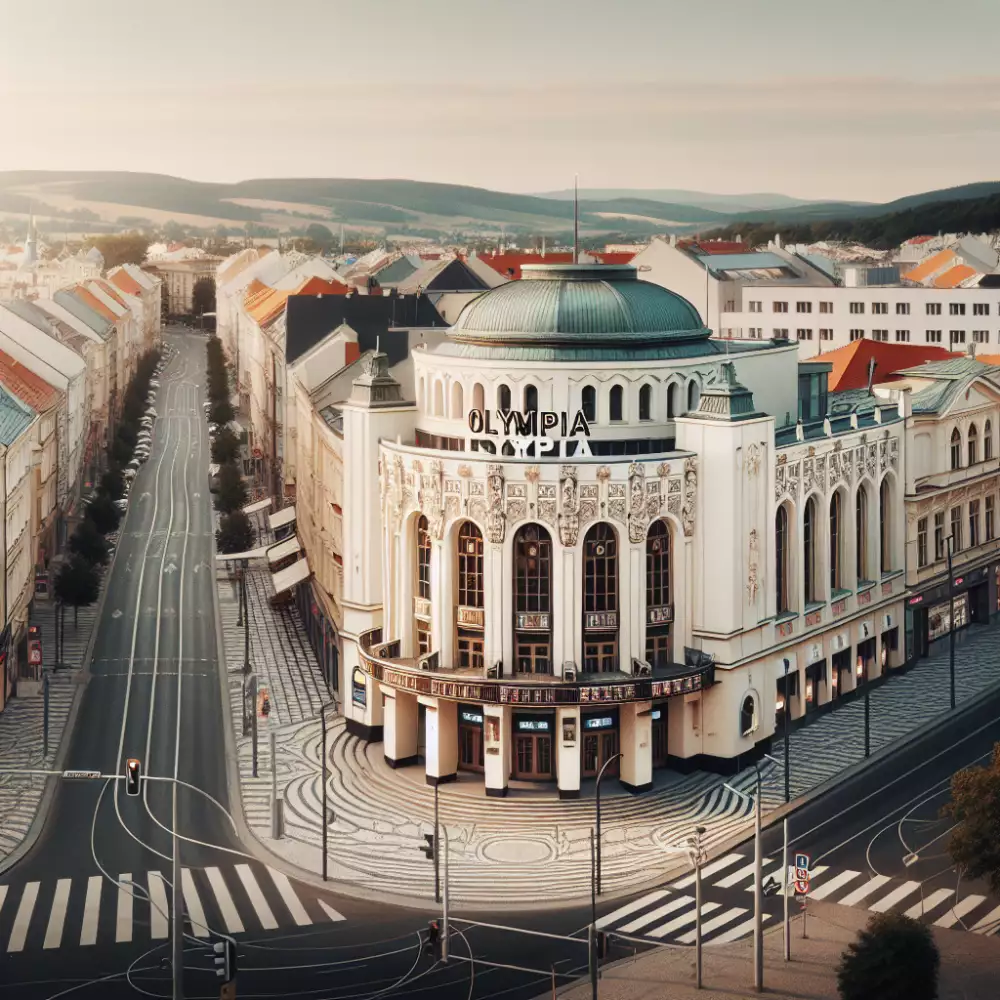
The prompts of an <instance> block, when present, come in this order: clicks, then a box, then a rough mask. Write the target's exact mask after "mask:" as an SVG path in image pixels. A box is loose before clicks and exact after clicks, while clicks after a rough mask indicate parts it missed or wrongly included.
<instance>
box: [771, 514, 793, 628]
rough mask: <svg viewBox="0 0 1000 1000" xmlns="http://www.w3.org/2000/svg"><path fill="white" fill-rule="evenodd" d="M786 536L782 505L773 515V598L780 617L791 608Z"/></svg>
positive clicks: (786, 517)
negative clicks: (775, 599)
mask: <svg viewBox="0 0 1000 1000" xmlns="http://www.w3.org/2000/svg"><path fill="white" fill-rule="evenodd" d="M789 542H790V538H789V534H788V508H787V507H786V506H785V505H784V504H782V505H781V506H780V507H779V508H778V510H777V513H775V515H774V558H775V581H774V582H775V597H776V598H777V611H778V614H779V615H780V614H781V613H782V612H783V611H788V610H789V608H790V607H791V603H790V597H789V593H788V592H789V586H788V582H789V578H788V570H789V566H788V558H789V553H790V551H791V549H790V547H789Z"/></svg>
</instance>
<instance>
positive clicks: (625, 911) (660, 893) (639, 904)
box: [594, 889, 670, 930]
mask: <svg viewBox="0 0 1000 1000" xmlns="http://www.w3.org/2000/svg"><path fill="white" fill-rule="evenodd" d="M669 895H670V893H668V892H667V890H666V889H657V890H656V891H655V892H648V893H646V895H645V896H642V897H640V898H639V899H633V900H632V902H631V903H626V904H625V905H624V906H620V907H619V908H618V909H617V910H615V911H614V912H613V913H607V914H605V915H604V916H603V917H601V918H600V919H599V920H598V921H597V923H596V924H595V925H594V926H595V927H596V928H597V930H602V929H603V928H605V927H608V926H609V925H610V924H613V923H616V922H617V921H619V920H624V919H625V917H627V916H629V915H630V914H632V913H635V911H636V910H642V909H644V908H645V907H647V906H649V904H650V903H657V902H659V901H660V900H661V899H663V897H664V896H669Z"/></svg>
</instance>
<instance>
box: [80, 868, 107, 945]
mask: <svg viewBox="0 0 1000 1000" xmlns="http://www.w3.org/2000/svg"><path fill="white" fill-rule="evenodd" d="M103 881H104V877H103V876H102V875H91V876H90V878H89V879H87V898H86V899H85V900H84V903H83V926H82V927H81V928H80V944H81V945H88V944H96V943H97V918H98V917H99V916H100V914H101V883H102V882H103Z"/></svg>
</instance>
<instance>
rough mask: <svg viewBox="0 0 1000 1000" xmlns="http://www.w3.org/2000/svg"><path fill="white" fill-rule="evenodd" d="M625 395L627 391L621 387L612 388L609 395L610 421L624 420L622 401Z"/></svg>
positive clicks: (614, 386)
mask: <svg viewBox="0 0 1000 1000" xmlns="http://www.w3.org/2000/svg"><path fill="white" fill-rule="evenodd" d="M624 395H625V390H624V389H622V387H621V386H620V385H613V386H612V387H611V392H610V394H609V395H608V419H609V420H621V419H622V409H623V406H622V399H623V397H624Z"/></svg>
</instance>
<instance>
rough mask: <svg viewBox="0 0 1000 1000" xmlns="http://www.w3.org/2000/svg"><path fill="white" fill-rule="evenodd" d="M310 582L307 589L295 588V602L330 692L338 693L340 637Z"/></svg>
mask: <svg viewBox="0 0 1000 1000" xmlns="http://www.w3.org/2000/svg"><path fill="white" fill-rule="evenodd" d="M315 586H316V583H315V581H312V582H311V583H310V584H309V586H308V587H303V586H299V587H296V588H295V590H296V595H295V600H296V604H297V605H298V609H299V614H300V615H301V616H302V624H303V625H304V627H305V633H306V635H307V636H309V645H310V646H312V649H313V652H314V653H315V654H316V658H317V660H319V665H320V668H321V669H322V671H323V676H324V677H325V678H326V684H327V688H328V689H329V690H330V691H335V692H339V691H340V636H339V634H338V632H337V628H336V626H335V625H334V623H333V622H331V621H330V619H329V618H328V617H327V616H326V614H324V611H323V606H322V603H321V602H320V600H319V599H318V597H317V595H316V594H315V593H314V588H315Z"/></svg>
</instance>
